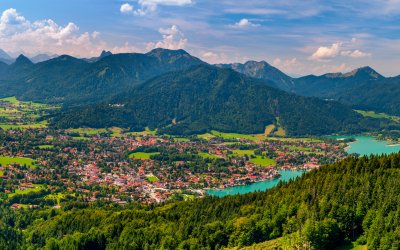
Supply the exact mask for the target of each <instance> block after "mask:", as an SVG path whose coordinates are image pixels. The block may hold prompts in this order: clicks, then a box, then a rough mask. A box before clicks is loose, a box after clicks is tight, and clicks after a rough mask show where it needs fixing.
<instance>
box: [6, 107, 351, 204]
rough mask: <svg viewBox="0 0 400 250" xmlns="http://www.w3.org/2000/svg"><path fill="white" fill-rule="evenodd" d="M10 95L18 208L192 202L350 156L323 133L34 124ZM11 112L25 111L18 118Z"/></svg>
mask: <svg viewBox="0 0 400 250" xmlns="http://www.w3.org/2000/svg"><path fill="white" fill-rule="evenodd" d="M6 100H7V101H3V102H2V103H1V105H2V107H3V108H4V110H3V112H6V114H8V117H7V116H3V117H4V118H5V119H6V118H7V119H10V121H12V124H14V126H11V127H7V126H5V125H3V127H2V129H1V130H0V138H1V149H0V163H1V166H0V184H1V185H0V191H1V194H2V196H1V197H0V199H2V200H4V201H6V200H7V201H8V202H10V204H13V206H14V207H16V208H19V207H21V206H31V207H32V206H33V207H34V206H40V205H50V206H55V207H57V206H60V204H61V203H62V202H63V201H71V200H76V201H85V202H97V201H106V202H113V203H117V204H121V205H124V204H127V203H129V202H132V201H135V202H139V203H145V204H151V203H160V202H164V201H167V200H186V199H193V198H195V197H202V196H205V195H207V192H206V191H207V190H208V189H222V188H227V187H233V186H238V185H248V184H251V183H253V182H261V181H267V180H271V179H275V178H279V177H280V170H284V169H286V170H304V171H307V170H310V169H314V168H318V167H319V166H320V165H323V164H329V163H334V162H336V161H337V160H339V159H342V158H344V157H345V156H346V155H347V154H346V153H345V151H344V148H345V147H346V143H345V142H343V141H335V140H328V139H321V138H319V139H310V138H272V137H267V136H263V135H240V134H229V133H220V132H216V131H212V132H210V133H207V134H203V135H195V136H189V137H174V136H171V135H157V134H156V131H151V130H146V131H143V132H129V131H125V130H123V129H120V128H110V129H90V128H81V129H68V130H57V129H51V128H47V127H46V126H44V127H42V126H36V127H35V126H33V127H30V124H31V123H32V122H35V121H33V120H32V118H31V116H27V115H26V112H25V113H24V112H23V111H24V110H27V109H26V107H25V106H24V105H23V104H24V103H23V102H18V101H16V100H14V99H6ZM10 100H12V102H10ZM13 105H14V106H13ZM29 105H30V106H32V104H29ZM41 108H45V107H41ZM7 110H13V112H14V113H15V114H19V121H18V123H16V122H15V117H12V116H11V115H10V114H11V112H9V111H7ZM29 112H30V113H32V110H29ZM39 113H40V112H39ZM10 117H11V118H10ZM6 121H7V120H6ZM18 126H20V127H18Z"/></svg>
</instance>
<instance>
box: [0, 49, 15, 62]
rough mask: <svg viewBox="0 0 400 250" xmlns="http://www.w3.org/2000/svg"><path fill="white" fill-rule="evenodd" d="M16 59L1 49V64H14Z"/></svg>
mask: <svg viewBox="0 0 400 250" xmlns="http://www.w3.org/2000/svg"><path fill="white" fill-rule="evenodd" d="M14 60H15V59H14V58H12V57H11V56H10V55H8V54H7V52H5V51H4V50H2V49H0V62H4V63H6V64H11V63H13V62H14Z"/></svg>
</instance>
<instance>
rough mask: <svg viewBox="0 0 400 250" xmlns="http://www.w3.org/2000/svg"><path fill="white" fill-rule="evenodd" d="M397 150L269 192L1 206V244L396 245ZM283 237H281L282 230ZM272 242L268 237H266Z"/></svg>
mask: <svg viewBox="0 0 400 250" xmlns="http://www.w3.org/2000/svg"><path fill="white" fill-rule="evenodd" d="M399 178H400V155H398V154H397V155H390V156H382V157H377V156H373V157H371V158H367V157H363V158H353V157H351V158H348V159H346V160H343V161H341V162H339V163H337V164H334V165H330V166H323V167H322V168H321V169H320V170H313V171H311V172H310V173H307V174H306V175H304V176H303V177H301V178H298V179H297V180H296V181H293V182H290V183H288V184H284V185H279V186H278V187H276V188H273V189H271V190H269V191H267V192H256V193H251V194H246V195H237V196H230V197H225V198H212V197H208V198H204V199H196V200H194V201H190V202H172V203H168V204H164V205H159V206H152V207H150V206H141V205H132V206H131V207H128V208H118V207H114V208H111V207H107V206H104V207H103V208H99V207H98V206H101V204H97V205H95V204H92V205H91V207H88V205H86V204H85V203H70V204H64V209H63V210H54V209H47V210H44V209H42V210H39V211H36V212H33V211H32V210H20V211H17V212H16V213H15V214H14V213H12V212H11V211H9V210H7V209H6V208H3V209H0V213H1V215H2V216H1V218H2V219H3V218H4V219H3V220H1V221H2V226H3V227H4V228H5V230H4V231H3V232H4V233H7V235H8V236H7V237H0V246H1V247H2V249H15V248H17V247H19V248H21V249H28V248H29V249H39V248H44V247H46V249H66V248H67V246H68V247H69V248H74V249H75V248H76V249H78V248H79V249H106V247H107V249H221V248H222V247H226V246H228V247H239V248H240V247H244V246H249V245H252V244H254V243H260V242H264V241H269V240H273V239H277V238H280V240H279V242H278V241H276V242H274V244H273V245H275V244H279V245H280V244H282V243H283V244H285V246H286V247H288V248H289V249H295V248H297V247H299V246H304V245H307V246H309V248H310V249H335V248H337V247H340V246H341V245H343V244H347V243H349V242H354V241H356V242H357V244H360V245H365V244H366V245H368V249H384V250H386V249H388V250H389V249H398V247H399V242H400V233H399V232H400V224H399V223H398V222H399V221H400V196H399V193H400V186H399V185H398V180H399ZM281 237H282V238H281ZM266 245H271V244H266Z"/></svg>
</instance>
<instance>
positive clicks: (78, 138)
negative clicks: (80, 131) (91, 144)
mask: <svg viewBox="0 0 400 250" xmlns="http://www.w3.org/2000/svg"><path fill="white" fill-rule="evenodd" d="M72 139H74V140H77V141H90V138H89V137H84V136H74V137H72Z"/></svg>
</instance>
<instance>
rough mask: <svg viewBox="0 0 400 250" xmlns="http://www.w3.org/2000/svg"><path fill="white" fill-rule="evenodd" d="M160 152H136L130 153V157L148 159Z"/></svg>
mask: <svg viewBox="0 0 400 250" xmlns="http://www.w3.org/2000/svg"><path fill="white" fill-rule="evenodd" d="M158 154H160V153H158V152H156V153H144V152H135V153H132V154H130V155H129V158H132V159H144V160H148V159H150V156H152V155H158Z"/></svg>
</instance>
